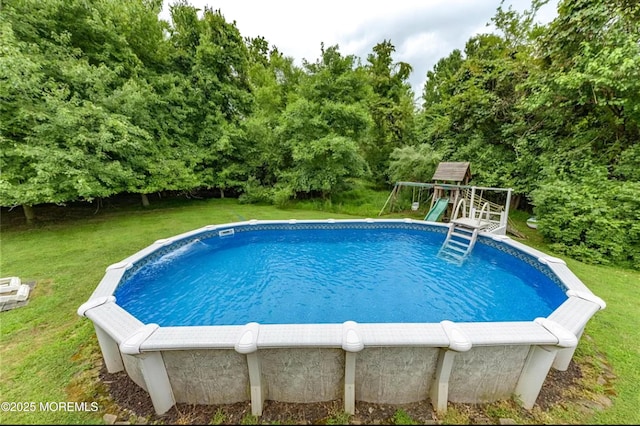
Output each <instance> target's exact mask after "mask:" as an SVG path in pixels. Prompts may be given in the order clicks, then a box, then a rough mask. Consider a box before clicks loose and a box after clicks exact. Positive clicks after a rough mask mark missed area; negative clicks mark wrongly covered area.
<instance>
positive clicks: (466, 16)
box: [160, 0, 558, 98]
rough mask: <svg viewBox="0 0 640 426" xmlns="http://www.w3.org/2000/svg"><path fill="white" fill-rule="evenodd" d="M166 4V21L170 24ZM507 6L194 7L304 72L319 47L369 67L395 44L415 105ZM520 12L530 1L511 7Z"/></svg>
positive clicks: (243, 3)
mask: <svg viewBox="0 0 640 426" xmlns="http://www.w3.org/2000/svg"><path fill="white" fill-rule="evenodd" d="M171 3H174V0H164V6H163V10H162V12H161V13H160V18H161V19H165V20H167V21H170V13H169V4H171ZM500 3H501V0H395V1H389V0H386V1H381V0H364V1H362V0H321V1H309V0H297V1H295V0H268V1H267V0H262V1H260V0H189V4H191V5H192V6H195V7H197V8H199V9H204V7H205V6H209V7H210V8H211V9H214V10H216V9H220V11H221V13H222V15H223V16H224V17H225V19H226V20H227V22H234V21H235V23H236V26H237V28H238V30H239V31H240V34H241V35H242V36H243V37H257V36H262V37H264V38H265V39H266V40H267V42H268V43H269V45H270V46H272V45H275V46H277V47H278V50H279V51H280V52H281V53H283V54H284V55H285V56H290V57H292V58H293V59H294V63H295V64H296V65H299V66H300V65H302V61H303V59H305V60H306V61H308V62H316V60H317V59H319V57H320V49H321V43H322V42H324V45H325V46H326V47H329V46H333V45H336V44H337V45H338V47H339V51H340V53H341V54H342V55H343V56H346V55H355V56H357V57H359V58H360V59H361V61H362V63H363V64H364V63H366V59H367V55H369V54H370V53H371V52H372V49H373V47H374V46H375V45H376V44H378V43H380V42H382V41H384V40H389V41H390V42H391V43H392V44H393V46H394V47H395V49H396V50H395V52H394V54H393V56H392V57H393V60H394V62H400V61H402V62H407V63H409V64H410V65H411V66H412V68H413V72H412V73H411V76H410V77H409V83H410V84H411V87H412V88H413V91H414V94H415V96H416V98H418V97H420V96H421V94H422V88H423V86H424V83H425V81H426V76H427V71H430V70H432V69H433V66H434V65H435V64H436V63H437V62H438V60H440V59H441V58H444V57H446V56H448V55H449V54H450V53H451V52H452V51H453V50H454V49H460V50H463V49H464V46H465V43H466V42H467V41H468V40H469V38H471V37H472V36H474V35H476V34H480V33H489V32H492V31H493V26H491V25H490V26H487V24H490V23H491V18H492V17H493V16H494V15H495V12H496V10H497V8H498V6H500ZM557 4H558V0H550V1H549V3H548V4H547V5H545V6H544V7H543V8H542V9H541V10H540V11H539V13H538V15H537V21H539V22H540V23H542V24H544V23H547V22H550V21H551V20H553V19H554V18H555V17H556V16H557ZM510 5H511V6H513V9H514V10H517V11H519V12H522V11H523V10H526V9H528V8H529V7H530V6H531V0H505V2H504V5H503V9H508V7H509V6H510Z"/></svg>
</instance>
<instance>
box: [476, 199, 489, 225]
mask: <svg viewBox="0 0 640 426" xmlns="http://www.w3.org/2000/svg"><path fill="white" fill-rule="evenodd" d="M485 207H486V209H487V211H486V213H485V216H486V220H487V221H488V220H490V219H489V212H490V210H489V203H488V202H487V203H484V205H483V206H482V209H481V210H480V214H479V215H478V225H480V222H482V212H483V211H485Z"/></svg>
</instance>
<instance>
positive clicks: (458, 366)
mask: <svg viewBox="0 0 640 426" xmlns="http://www.w3.org/2000/svg"><path fill="white" fill-rule="evenodd" d="M528 353H529V346H524V345H518V346H507V345H505V346H481V347H477V348H472V349H471V350H470V351H468V352H463V353H458V354H457V355H456V357H455V359H454V365H453V370H452V372H451V377H450V380H449V401H451V402H461V403H485V402H494V401H497V400H501V399H508V398H510V397H511V395H512V394H513V392H514V390H515V388H516V384H517V383H518V378H519V377H520V372H521V371H522V367H523V366H524V363H525V361H526V359H527V355H528Z"/></svg>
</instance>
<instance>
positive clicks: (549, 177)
mask: <svg viewBox="0 0 640 426" xmlns="http://www.w3.org/2000/svg"><path fill="white" fill-rule="evenodd" d="M544 3H545V1H544V0H533V3H532V6H531V8H530V9H529V10H527V11H524V12H522V13H518V12H515V11H513V10H512V9H511V8H509V9H506V10H505V9H504V8H503V7H499V8H498V10H497V11H496V14H495V16H494V18H493V23H494V25H495V27H496V28H497V30H498V31H497V32H496V33H492V34H481V35H477V36H474V37H472V38H471V39H470V40H468V42H467V43H466V45H465V48H464V49H463V50H454V51H453V52H451V53H450V54H449V55H448V56H447V57H444V58H441V59H440V60H439V62H438V63H437V64H436V65H435V66H434V68H433V70H431V71H429V72H428V73H427V83H426V84H425V86H424V88H423V92H422V94H421V95H422V97H421V102H420V103H421V105H416V103H415V102H414V93H413V92H412V90H411V88H410V86H409V84H408V78H409V75H410V73H411V72H412V68H411V65H410V64H407V63H404V62H397V61H394V59H393V54H394V52H395V47H394V45H393V44H392V41H391V40H382V41H380V42H379V43H378V44H377V45H375V46H374V47H373V48H372V51H371V53H370V54H369V55H368V56H367V58H366V60H365V61H362V60H361V59H360V58H357V57H355V56H352V55H346V56H345V55H343V54H341V52H340V50H339V46H324V45H321V46H320V55H319V57H318V59H317V60H316V61H314V62H310V61H306V62H304V63H303V64H302V66H297V65H295V64H294V63H293V60H292V58H290V57H287V56H286V55H285V54H284V53H282V52H280V51H279V50H278V48H277V47H276V46H272V45H270V44H269V42H268V41H267V40H265V39H264V38H262V37H257V38H245V37H243V36H242V35H241V34H240V32H239V31H238V29H237V27H236V25H235V23H230V22H227V20H226V19H225V18H224V16H223V14H222V12H221V11H218V10H213V9H210V8H205V9H204V10H201V11H199V10H197V9H196V8H195V7H193V6H191V5H190V4H189V3H188V1H187V0H177V1H176V2H174V3H173V4H172V5H171V6H170V15H171V22H165V21H162V20H160V19H158V13H159V12H160V10H161V7H162V1H161V0H46V1H36V0H5V1H3V3H2V6H1V8H0V147H1V150H0V205H2V206H17V205H22V206H24V207H25V212H27V213H28V212H30V206H35V205H38V204H43V203H65V202H68V201H76V200H85V201H91V200H94V199H99V198H103V197H109V196H111V195H115V194H120V193H136V194H140V196H141V197H142V202H143V203H147V202H148V200H147V197H146V195H147V194H152V193H156V192H161V191H167V190H180V191H192V190H196V189H203V188H206V189H215V190H217V191H219V193H220V195H221V196H225V194H231V195H233V196H239V197H240V198H241V199H242V200H244V201H246V202H252V201H258V200H260V201H268V202H274V203H285V202H286V201H287V200H290V199H292V198H297V197H324V198H330V197H331V196H332V195H335V194H336V193H338V192H340V191H342V190H343V189H345V188H346V187H347V185H348V182H350V181H351V180H350V178H353V177H360V178H364V179H367V180H370V181H372V182H375V183H376V184H377V185H379V186H380V187H381V188H385V187H386V186H387V185H389V184H390V183H392V182H393V181H396V180H421V181H429V180H430V178H431V174H432V172H433V169H434V167H435V165H437V163H438V162H439V161H470V162H471V163H472V171H473V175H474V182H475V183H477V184H481V185H489V186H500V187H512V188H514V190H515V193H516V198H515V200H514V204H515V205H516V206H518V205H520V206H522V207H525V206H533V208H534V211H535V213H536V214H537V216H538V219H539V224H540V228H539V229H540V232H542V233H543V235H544V236H545V237H546V238H548V239H549V240H550V241H553V242H555V243H556V244H557V248H558V249H559V250H561V251H565V252H567V253H569V254H572V255H575V256H578V257H581V258H584V259H588V260H591V261H597V262H607V261H614V262H618V263H623V264H630V265H633V266H634V267H636V268H640V220H639V219H640V172H639V170H640V144H639V143H638V139H639V137H640V78H639V77H640V6H639V5H638V4H637V2H635V1H632V0H602V1H598V2H594V1H590V0H563V1H561V2H560V4H559V9H558V16H557V18H556V19H555V20H554V21H552V22H551V23H549V24H548V25H544V26H542V25H538V24H536V20H535V16H536V12H537V11H538V10H539V8H540V7H541V6H542V5H543V4H544Z"/></svg>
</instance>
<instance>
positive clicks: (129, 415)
mask: <svg viewBox="0 0 640 426" xmlns="http://www.w3.org/2000/svg"><path fill="white" fill-rule="evenodd" d="M581 378H582V374H581V371H580V368H579V366H578V365H577V364H575V363H574V362H573V361H572V362H571V363H570V364H569V368H568V369H567V370H566V371H557V370H553V369H552V370H551V371H550V372H549V375H548V376H547V378H546V380H545V382H544V384H543V386H542V389H541V391H540V394H539V395H538V398H537V400H536V408H537V409H539V410H543V411H547V410H549V409H550V408H551V407H553V406H555V405H556V404H558V403H559V402H561V401H563V400H565V399H566V390H567V389H570V388H575V387H576V386H580V385H579V383H580V379H581ZM100 379H101V380H102V382H103V383H104V384H105V385H106V387H107V389H108V392H109V394H110V396H111V398H113V400H114V402H115V403H116V405H117V406H118V407H119V408H120V409H122V412H121V413H118V416H119V418H120V419H123V420H129V421H132V422H138V423H145V422H148V423H156V424H241V423H242V424H337V421H338V422H339V420H340V419H343V420H344V421H343V422H342V423H345V424H346V423H348V424H366V425H377V424H394V423H395V424H398V423H402V418H399V419H396V418H394V415H397V414H396V413H397V411H398V410H400V409H401V410H402V411H403V412H404V413H406V415H408V416H409V418H410V420H413V421H414V422H417V423H418V424H438V423H439V421H438V416H437V415H436V413H435V412H434V411H433V407H432V406H431V404H430V402H429V401H427V400H425V401H419V402H416V403H411V404H400V405H390V404H373V403H367V402H356V413H355V414H354V415H353V416H350V417H348V418H347V417H345V416H344V414H343V413H342V410H343V405H342V400H335V401H327V402H318V403H308V404H297V403H285V402H277V401H265V406H264V410H263V414H262V416H260V418H259V419H256V418H252V417H251V405H250V403H249V402H239V403H235V404H221V405H188V404H176V405H175V406H174V407H173V408H171V410H169V411H168V412H167V413H166V414H165V415H163V416H158V415H156V414H155V411H154V409H153V404H152V403H151V399H150V397H149V394H148V393H147V392H146V391H144V390H143V389H142V388H140V387H139V386H138V385H136V384H135V383H134V382H133V381H132V380H131V379H130V378H129V376H128V375H127V374H126V373H125V372H119V373H115V374H110V373H107V372H106V369H105V368H104V367H102V369H101V371H100ZM509 404H510V405H512V406H513V407H516V408H517V407H518V406H517V405H516V404H515V403H509ZM450 405H451V406H452V407H454V408H455V409H456V411H457V412H459V413H460V414H461V415H464V416H465V417H466V418H468V419H469V420H470V422H471V423H470V424H496V422H497V421H498V419H496V418H492V417H491V416H489V415H488V414H487V413H486V412H485V410H484V407H483V405H479V404H451V403H450ZM518 410H519V411H520V415H521V416H522V417H523V418H529V419H531V420H535V419H533V418H532V416H531V414H530V413H529V412H528V411H527V410H524V409H523V408H518ZM341 416H343V417H341Z"/></svg>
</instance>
